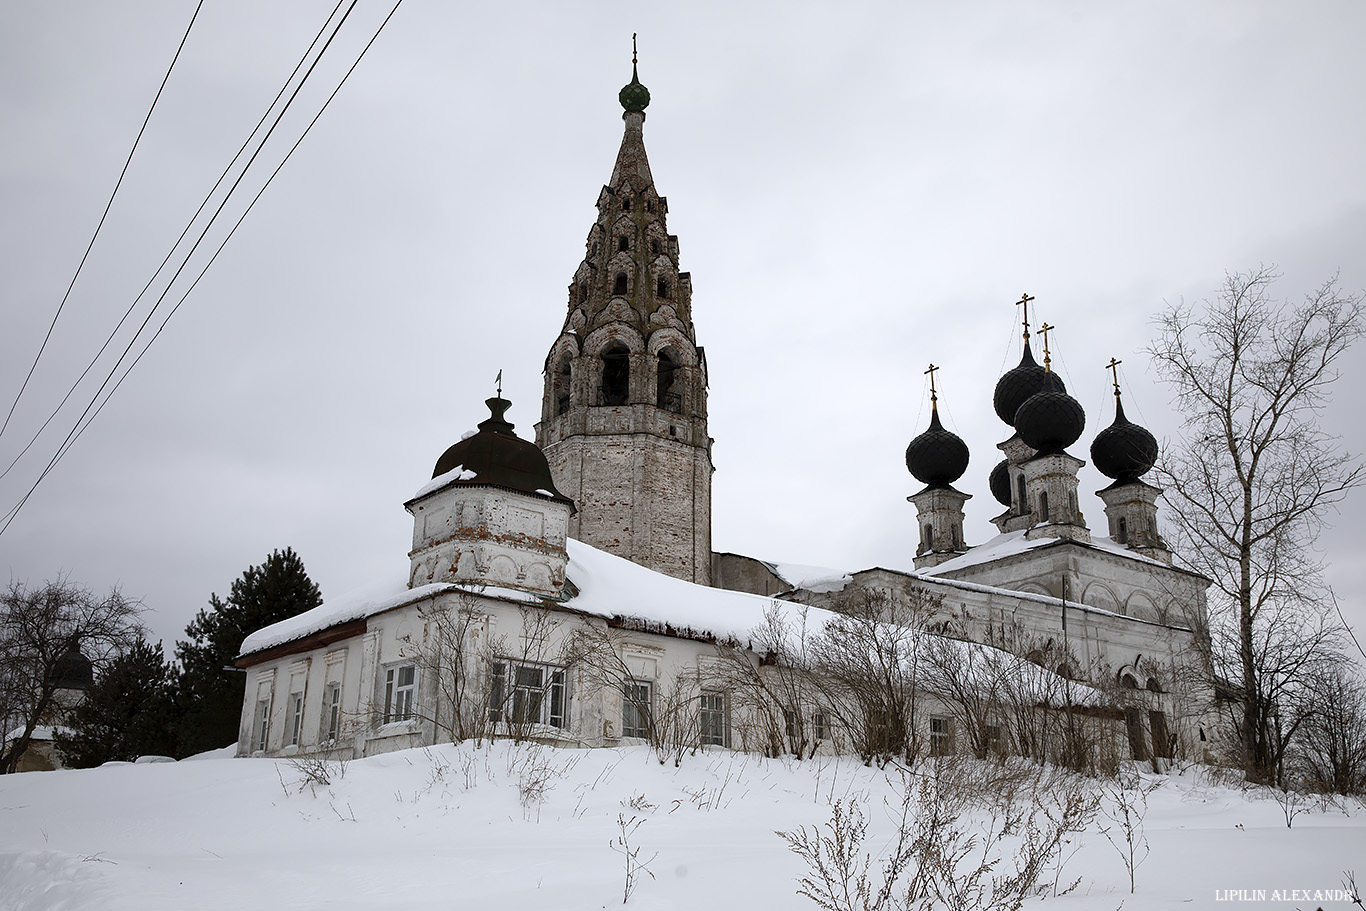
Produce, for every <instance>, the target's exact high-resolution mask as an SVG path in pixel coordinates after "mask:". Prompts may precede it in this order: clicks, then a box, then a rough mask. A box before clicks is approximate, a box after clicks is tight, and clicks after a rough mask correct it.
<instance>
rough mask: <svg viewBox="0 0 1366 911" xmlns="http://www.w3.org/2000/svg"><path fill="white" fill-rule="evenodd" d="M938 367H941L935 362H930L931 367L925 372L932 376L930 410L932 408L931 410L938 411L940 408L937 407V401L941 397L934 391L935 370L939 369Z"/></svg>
mask: <svg viewBox="0 0 1366 911" xmlns="http://www.w3.org/2000/svg"><path fill="white" fill-rule="evenodd" d="M938 369H939V368H938V367H936V366H935V365H934V364H930V369H929V370H926V371H925V373H926V374H927V375H928V376H929V378H930V410H931V411H936V410H938V409H937V408H936V406H935V402H937V401H938V400H939V397H938V396H937V395H935V393H934V372H935V371H936V370H938Z"/></svg>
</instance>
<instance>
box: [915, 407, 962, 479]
mask: <svg viewBox="0 0 1366 911" xmlns="http://www.w3.org/2000/svg"><path fill="white" fill-rule="evenodd" d="M906 467H907V468H909V469H910V470H911V474H913V475H915V477H916V480H918V481H920V482H921V483H922V484H924V485H926V486H927V487H948V486H949V485H950V484H952V483H953V482H954V481H956V480H958V479H959V478H961V477H962V476H963V472H965V471H967V470H968V445H967V444H966V443H964V442H963V440H962V439H961V438H960V437H959V436H958V435H957V434H956V433H953V432H951V431H948V430H945V429H944V427H943V426H942V425H941V424H940V423H939V411H938V410H933V411H931V412H930V427H929V429H928V430H926V431H925V432H924V433H922V434H921V435H920V436H918V437H916V438H915V439H914V440H911V445H909V446H907V447H906Z"/></svg>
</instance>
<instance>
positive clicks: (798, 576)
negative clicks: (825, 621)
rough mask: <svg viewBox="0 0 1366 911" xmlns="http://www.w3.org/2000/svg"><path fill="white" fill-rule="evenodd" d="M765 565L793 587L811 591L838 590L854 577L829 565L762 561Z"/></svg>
mask: <svg viewBox="0 0 1366 911" xmlns="http://www.w3.org/2000/svg"><path fill="white" fill-rule="evenodd" d="M762 562H763V564H764V565H765V566H767V567H768V568H769V570H770V571H771V572H772V573H773V575H775V576H777V577H778V578H779V579H782V580H783V581H784V582H786V583H787V584H788V585H790V586H792V587H793V588H804V589H806V590H807V591H809V592H837V591H839V590H840V589H842V588H844V586H846V585H848V584H849V583H850V582H852V581H854V577H853V576H851V575H849V574H848V573H847V572H844V571H843V570H839V569H831V568H830V567H828V566H804V565H803V564H801V563H769V562H768V561H766V560H765V561H762Z"/></svg>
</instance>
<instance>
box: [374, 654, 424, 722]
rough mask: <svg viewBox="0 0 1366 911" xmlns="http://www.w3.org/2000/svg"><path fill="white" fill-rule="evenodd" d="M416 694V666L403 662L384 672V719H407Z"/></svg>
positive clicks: (388, 720)
mask: <svg viewBox="0 0 1366 911" xmlns="http://www.w3.org/2000/svg"><path fill="white" fill-rule="evenodd" d="M416 695H417V667H416V666H414V665H411V664H404V665H402V666H400V667H391V668H389V669H388V670H387V671H385V672H384V721H383V722H382V723H384V724H389V723H390V722H393V721H407V720H408V719H410V718H412V717H413V702H414V697H415V696H416Z"/></svg>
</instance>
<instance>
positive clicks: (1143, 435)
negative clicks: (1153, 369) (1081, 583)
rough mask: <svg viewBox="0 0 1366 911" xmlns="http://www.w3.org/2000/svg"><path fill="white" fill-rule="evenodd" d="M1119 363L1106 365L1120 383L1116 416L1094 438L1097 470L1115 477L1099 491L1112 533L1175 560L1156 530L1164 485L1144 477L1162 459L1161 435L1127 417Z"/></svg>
mask: <svg viewBox="0 0 1366 911" xmlns="http://www.w3.org/2000/svg"><path fill="white" fill-rule="evenodd" d="M1119 364H1120V362H1119V361H1117V360H1115V359H1114V358H1111V359H1110V363H1109V364H1107V365H1106V367H1107V368H1108V369H1109V370H1111V371H1112V373H1113V378H1114V384H1115V420H1114V423H1112V424H1111V425H1110V426H1109V427H1106V428H1105V429H1104V430H1102V431H1101V432H1100V433H1098V434H1096V438H1095V440H1093V441H1092V442H1091V461H1092V462H1094V463H1095V466H1096V470H1098V471H1099V472H1100V473H1101V474H1103V475H1105V476H1106V477H1107V478H1113V479H1114V482H1115V483H1113V484H1111V485H1110V486H1109V487H1107V488H1105V489H1104V490H1100V491H1097V492H1096V496H1098V497H1100V498H1101V500H1102V501H1103V502H1104V503H1105V517H1106V519H1107V520H1109V524H1110V538H1111V539H1112V540H1113V541H1114V542H1115V543H1116V544H1121V545H1123V546H1125V547H1127V548H1129V549H1130V550H1133V551H1136V552H1138V553H1140V554H1142V555H1144V556H1145V557H1150V558H1152V559H1154V560H1160V561H1161V562H1163V563H1167V564H1170V563H1171V562H1172V554H1171V551H1170V550H1168V549H1167V543H1166V542H1165V541H1163V540H1162V536H1161V535H1160V534H1158V532H1157V498H1158V496H1160V495H1161V493H1162V491H1161V489H1160V488H1157V487H1153V486H1152V485H1151V484H1145V483H1144V482H1143V481H1141V480H1139V479H1140V478H1141V477H1142V476H1143V475H1145V474H1147V473H1148V471H1149V470H1150V469H1151V468H1152V467H1153V465H1154V464H1155V463H1156V462H1157V452H1158V450H1157V440H1156V439H1154V438H1153V435H1152V434H1151V433H1149V432H1148V431H1147V429H1146V428H1144V427H1140V426H1139V425H1138V424H1135V423H1133V422H1132V421H1130V420H1129V419H1128V418H1126V417H1125V416H1124V403H1123V402H1122V401H1121V400H1120V394H1119V371H1118V367H1119Z"/></svg>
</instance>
